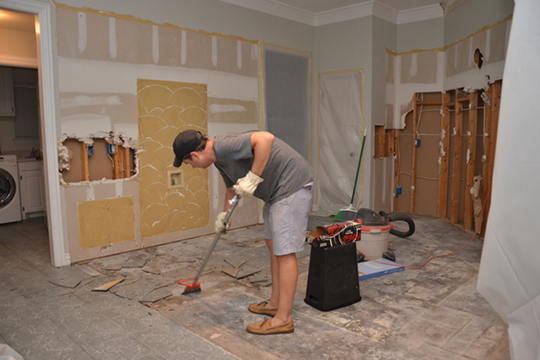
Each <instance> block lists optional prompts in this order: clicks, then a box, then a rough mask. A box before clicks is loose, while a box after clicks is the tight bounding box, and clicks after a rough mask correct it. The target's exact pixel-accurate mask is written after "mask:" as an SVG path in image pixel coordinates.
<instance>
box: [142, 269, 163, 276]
mask: <svg viewBox="0 0 540 360" xmlns="http://www.w3.org/2000/svg"><path fill="white" fill-rule="evenodd" d="M142 270H143V271H144V272H147V273H150V274H154V275H161V270H160V269H159V268H143V269H142Z"/></svg>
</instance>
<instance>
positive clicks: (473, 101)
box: [463, 91, 478, 230]
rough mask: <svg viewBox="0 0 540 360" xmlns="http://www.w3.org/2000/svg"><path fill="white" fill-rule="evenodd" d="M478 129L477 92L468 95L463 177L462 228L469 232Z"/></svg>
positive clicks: (470, 227)
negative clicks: (466, 137) (465, 161)
mask: <svg viewBox="0 0 540 360" xmlns="http://www.w3.org/2000/svg"><path fill="white" fill-rule="evenodd" d="M477 127H478V92H477V91H475V92H473V93H471V94H470V95H469V121H468V126H467V129H468V132H467V135H468V139H467V154H466V156H467V166H466V175H465V200H464V212H463V228H464V229H465V230H471V229H472V225H473V198H472V194H471V192H470V190H471V188H472V187H473V185H474V171H475V169H476V133H477Z"/></svg>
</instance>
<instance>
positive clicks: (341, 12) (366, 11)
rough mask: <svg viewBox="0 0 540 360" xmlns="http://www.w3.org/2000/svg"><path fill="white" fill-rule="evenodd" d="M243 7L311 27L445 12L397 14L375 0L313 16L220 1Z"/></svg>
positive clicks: (273, 4)
mask: <svg viewBox="0 0 540 360" xmlns="http://www.w3.org/2000/svg"><path fill="white" fill-rule="evenodd" d="M219 1H221V2H224V3H227V4H231V5H237V6H241V7H243V8H247V9H251V10H255V11H259V12H263V13H266V14H269V15H274V16H277V17H280V18H283V19H287V20H292V21H296V22H299V23H302V24H306V25H311V26H320V25H329V24H333V23H338V22H341V21H346V20H353V19H360V18H363V17H368V16H376V17H378V18H380V19H383V20H386V21H388V22H391V23H393V24H397V25H399V24H406V23H411V22H416V21H422V20H430V19H436V18H441V17H443V16H444V10H443V8H442V7H441V6H440V5H437V4H435V5H428V6H423V7H419V8H416V9H410V10H403V11H397V10H395V9H392V8H390V7H388V6H385V5H383V4H381V3H379V2H377V0H370V1H367V2H364V3H361V4H356V5H350V6H345V7H342V8H339V9H334V10H328V11H323V12H320V13H313V12H309V11H306V10H302V9H299V8H297V7H294V6H290V5H287V4H283V3H281V2H278V1H275V0H219Z"/></svg>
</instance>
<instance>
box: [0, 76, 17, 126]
mask: <svg viewBox="0 0 540 360" xmlns="http://www.w3.org/2000/svg"><path fill="white" fill-rule="evenodd" d="M0 116H15V98H14V97H13V75H12V73H11V68H10V67H6V66H0Z"/></svg>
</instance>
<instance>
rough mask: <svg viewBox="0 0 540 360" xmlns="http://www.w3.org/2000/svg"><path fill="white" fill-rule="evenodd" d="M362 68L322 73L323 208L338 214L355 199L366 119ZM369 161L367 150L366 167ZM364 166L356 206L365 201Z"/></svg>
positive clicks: (319, 167)
mask: <svg viewBox="0 0 540 360" xmlns="http://www.w3.org/2000/svg"><path fill="white" fill-rule="evenodd" d="M362 92H363V73H362V71H350V72H339V73H330V74H321V75H320V76H319V164H318V169H317V172H318V179H319V184H318V186H319V204H318V205H319V209H318V213H320V214H336V213H337V212H338V211H339V210H340V209H341V208H344V207H346V206H348V205H349V204H350V202H351V196H352V194H353V187H354V182H355V176H356V169H357V167H358V159H359V157H360V151H361V148H362V137H363V135H364V128H365V119H364V112H363V100H362V99H363V93H362ZM365 162H366V151H365V150H364V159H362V168H363V167H364V163H365ZM362 173H363V171H362V169H361V171H360V174H359V179H358V183H357V186H356V192H355V200H354V201H353V206H354V205H356V208H358V207H359V206H358V204H360V203H361V201H362V191H361V190H362V184H363V176H362Z"/></svg>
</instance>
